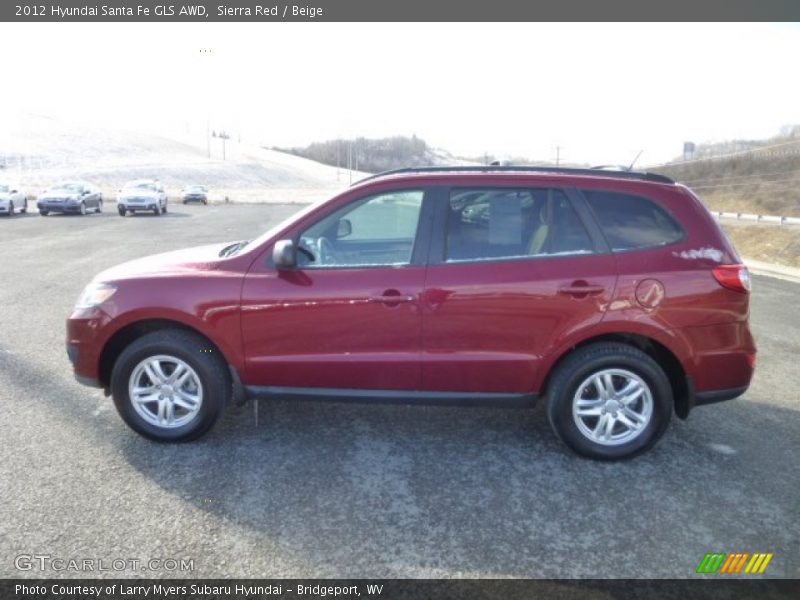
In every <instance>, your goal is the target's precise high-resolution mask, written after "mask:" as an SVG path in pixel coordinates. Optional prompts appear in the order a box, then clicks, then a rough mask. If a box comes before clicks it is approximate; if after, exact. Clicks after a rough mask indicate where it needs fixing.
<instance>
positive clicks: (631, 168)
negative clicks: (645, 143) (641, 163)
mask: <svg viewBox="0 0 800 600" xmlns="http://www.w3.org/2000/svg"><path fill="white" fill-rule="evenodd" d="M642 152H644V150H639V154H637V155H636V158H634V159H633V162H631V166H630V167H628V171H633V165H635V164H636V161H637V160H639V157H640V156H641V155H642Z"/></svg>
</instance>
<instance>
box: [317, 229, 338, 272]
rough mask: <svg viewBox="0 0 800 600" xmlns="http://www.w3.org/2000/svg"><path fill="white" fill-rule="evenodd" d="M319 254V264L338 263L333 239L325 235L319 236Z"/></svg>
mask: <svg viewBox="0 0 800 600" xmlns="http://www.w3.org/2000/svg"><path fill="white" fill-rule="evenodd" d="M317 254H319V264H321V265H327V264H336V262H337V256H336V250H335V249H334V247H333V244H332V243H331V241H330V240H329V239H328V238H326V237H325V236H320V237H318V238H317Z"/></svg>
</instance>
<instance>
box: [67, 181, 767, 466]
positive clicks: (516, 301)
mask: <svg viewBox="0 0 800 600" xmlns="http://www.w3.org/2000/svg"><path fill="white" fill-rule="evenodd" d="M749 292H750V280H749V276H748V271H747V269H746V267H745V266H744V265H743V264H742V261H741V259H740V258H739V256H738V255H737V253H736V251H735V250H734V248H733V247H732V246H731V244H730V242H729V241H728V239H727V238H726V236H725V235H724V233H723V232H722V230H721V229H720V227H719V225H718V224H717V223H716V221H715V220H714V219H713V217H712V216H711V214H710V213H709V211H708V210H707V209H706V208H705V207H704V205H703V204H702V203H701V201H700V200H699V199H698V198H697V197H696V196H695V195H694V194H693V193H692V192H691V191H690V190H689V189H688V188H686V187H684V186H682V185H678V184H676V183H674V182H673V181H672V180H670V179H668V178H666V177H663V176H661V175H657V174H650V173H638V172H617V173H615V172H608V171H592V170H579V169H547V168H512V167H488V168H469V167H458V168H425V169H403V170H400V171H396V172H390V173H385V174H381V175H378V176H374V177H371V178H368V179H367V180H363V181H362V182H359V183H357V184H355V185H354V186H352V187H351V188H349V189H347V190H346V191H345V192H343V193H342V194H340V195H338V196H336V197H335V198H333V199H331V200H328V201H325V202H322V203H318V204H316V205H313V206H310V207H308V208H307V209H305V210H303V211H301V212H300V213H299V214H297V215H295V216H293V217H292V218H290V219H289V220H288V221H286V222H284V223H281V224H280V225H277V226H276V227H274V228H273V229H271V230H269V231H267V232H265V233H264V234H263V235H261V236H260V237H258V238H256V239H253V240H250V241H241V242H236V243H226V244H216V245H209V246H203V247H199V248H193V249H190V250H183V251H178V252H171V253H167V254H161V255H157V256H151V257H148V258H143V259H139V260H135V261H132V262H129V263H125V264H122V265H119V266H117V267H114V268H111V269H109V270H107V271H105V272H103V273H100V274H99V275H98V276H97V277H96V278H95V279H94V280H93V281H92V282H91V283H90V284H89V285H88V287H87V288H86V289H85V290H84V292H83V294H82V295H81V297H80V299H79V300H78V303H77V305H76V307H75V309H74V312H73V313H72V315H71V316H70V317H69V319H68V323H67V351H68V355H69V358H70V359H71V361H72V363H73V365H74V369H75V374H76V376H77V378H78V380H79V381H81V382H83V383H86V384H89V385H94V386H98V387H101V388H103V389H104V390H105V392H106V394H111V395H112V396H113V399H114V403H115V405H116V408H117V410H118V411H119V414H120V415H121V417H122V419H123V420H124V421H125V422H126V423H127V424H128V425H129V426H130V427H131V428H132V429H134V430H135V431H137V432H138V433H140V434H142V435H144V436H146V437H148V438H151V439H155V440H159V441H185V440H191V439H194V438H197V437H199V436H200V435H202V434H203V433H205V432H206V431H207V430H208V429H209V428H210V427H211V426H212V425H213V424H214V422H215V421H216V420H217V419H218V418H219V416H220V414H221V413H222V411H223V409H224V407H225V406H226V404H228V403H230V402H235V403H241V402H243V401H245V400H246V399H249V398H270V397H282V398H296V399H302V398H314V399H320V400H321V399H336V400H360V401H366V402H371V401H372V402H374V401H387V400H390V401H398V402H406V403H415V402H419V403H444V404H455V405H461V406H464V405H483V404H487V403H491V404H493V405H500V406H517V407H518V406H530V405H533V404H534V403H535V402H536V401H537V400H541V401H542V403H544V404H545V408H546V412H547V417H548V419H549V422H550V424H551V426H552V428H553V430H554V431H555V433H556V435H557V436H558V437H559V438H560V439H561V440H562V441H563V442H565V443H566V444H567V445H568V446H569V447H570V448H572V449H573V450H574V451H576V452H577V453H579V454H581V455H584V456H588V457H592V458H598V459H607V460H613V459H620V458H627V457H631V456H634V455H636V454H638V453H641V452H643V451H645V450H647V449H648V448H650V447H651V446H653V445H654V444H655V443H656V442H657V441H658V439H659V438H660V437H661V436H662V434H663V433H664V431H665V430H666V428H667V425H668V424H669V422H670V418H671V416H672V414H673V413H675V414H676V415H677V416H678V417H680V418H686V417H688V415H689V413H690V411H691V410H692V409H693V408H694V407H695V406H698V405H702V404H710V403H714V402H718V401H721V400H728V399H731V398H735V397H737V396H740V395H741V394H743V393H744V392H745V390H746V389H747V387H748V385H749V383H750V379H751V377H752V374H753V369H754V367H755V357H756V349H755V345H754V342H753V338H752V336H751V333H750V329H749V326H748V303H749Z"/></svg>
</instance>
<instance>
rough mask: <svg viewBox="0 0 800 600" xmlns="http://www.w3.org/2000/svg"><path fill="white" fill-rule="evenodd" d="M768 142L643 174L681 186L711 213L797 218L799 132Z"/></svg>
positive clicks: (799, 213)
mask: <svg viewBox="0 0 800 600" xmlns="http://www.w3.org/2000/svg"><path fill="white" fill-rule="evenodd" d="M768 142H769V143H758V142H749V144H751V146H750V149H749V150H746V151H741V150H740V151H737V152H735V153H732V154H723V155H718V156H714V157H710V158H703V159H696V160H692V161H687V162H676V163H671V164H667V165H662V166H659V167H651V168H649V169H648V170H651V171H655V172H657V173H663V174H664V175H667V176H669V177H672V178H673V179H675V180H676V181H679V182H681V183H685V184H686V185H688V186H689V187H691V188H692V189H693V190H695V192H697V194H698V195H700V196H701V197H702V198H703V200H704V201H705V202H706V204H708V206H709V207H710V208H711V209H712V210H719V211H731V212H748V213H757V214H771V215H785V216H792V217H800V132H798V134H797V135H796V136H786V137H779V138H774V139H771V140H768ZM731 147H736V145H735V144H733V143H731ZM738 147H741V143H740V144H739V145H738Z"/></svg>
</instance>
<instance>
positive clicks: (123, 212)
mask: <svg viewBox="0 0 800 600" xmlns="http://www.w3.org/2000/svg"><path fill="white" fill-rule="evenodd" d="M117 212H118V213H119V216H120V217H124V216H125V215H126V214H127V212H128V211H126V210H125V207H124V206H118V207H117Z"/></svg>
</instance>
